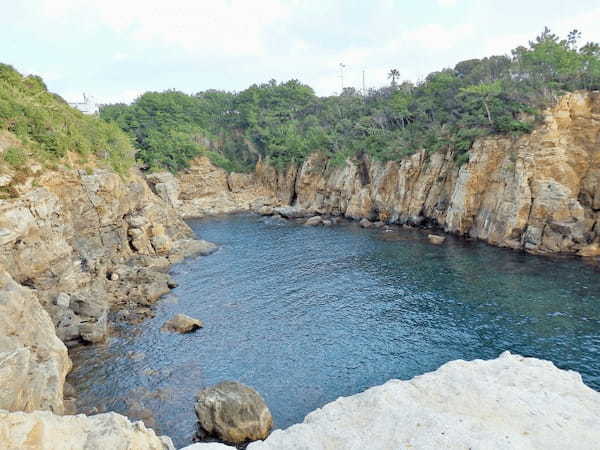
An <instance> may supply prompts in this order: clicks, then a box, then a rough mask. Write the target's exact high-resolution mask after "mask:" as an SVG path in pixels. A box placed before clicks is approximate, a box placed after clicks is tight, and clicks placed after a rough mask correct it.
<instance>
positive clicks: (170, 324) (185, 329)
mask: <svg viewBox="0 0 600 450" xmlns="http://www.w3.org/2000/svg"><path fill="white" fill-rule="evenodd" d="M203 326H204V324H203V323H202V322H201V321H200V320H198V319H194V318H193V317H190V316H186V315H185V314H176V315H175V316H173V317H172V318H171V319H169V320H167V321H166V322H165V323H164V324H163V326H162V327H161V328H160V330H161V331H169V332H171V333H191V332H192V331H196V330H197V329H199V328H202V327H203Z"/></svg>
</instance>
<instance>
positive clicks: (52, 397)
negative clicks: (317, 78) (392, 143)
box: [0, 93, 600, 449]
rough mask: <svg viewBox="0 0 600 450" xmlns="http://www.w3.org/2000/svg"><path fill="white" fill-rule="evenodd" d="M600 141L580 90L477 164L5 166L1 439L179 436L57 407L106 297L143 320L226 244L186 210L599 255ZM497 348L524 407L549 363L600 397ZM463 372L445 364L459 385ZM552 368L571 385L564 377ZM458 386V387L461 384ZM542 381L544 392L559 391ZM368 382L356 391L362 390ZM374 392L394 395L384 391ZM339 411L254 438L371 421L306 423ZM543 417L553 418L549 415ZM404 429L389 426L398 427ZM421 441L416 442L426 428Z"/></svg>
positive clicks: (96, 333) (100, 326) (109, 304)
mask: <svg viewBox="0 0 600 450" xmlns="http://www.w3.org/2000/svg"><path fill="white" fill-rule="evenodd" d="M599 144H600V93H587V94H584V93H573V94H569V95H567V96H565V97H563V98H562V99H561V100H560V102H559V103H558V104H557V106H556V107H554V108H552V109H551V110H548V111H547V112H546V116H545V122H544V124H543V125H542V126H540V127H539V128H538V129H536V130H535V131H534V132H533V133H532V134H530V135H527V136H522V137H519V138H510V137H503V138H487V139H482V140H479V141H477V142H476V143H475V145H474V148H473V150H472V151H471V158H470V160H469V162H467V163H466V164H465V165H463V166H461V167H458V166H457V165H456V164H455V163H454V155H453V154H452V152H451V151H447V152H440V153H435V154H432V155H428V154H426V153H425V152H418V153H416V154H414V155H413V156H411V157H410V158H408V159H406V160H404V161H402V162H399V163H398V162H388V163H382V162H377V161H371V160H369V159H368V158H363V159H361V160H359V161H347V162H346V163H345V164H343V165H342V166H334V165H332V164H331V162H330V161H329V160H328V159H327V158H326V157H324V156H323V155H319V154H315V155H311V156H310V157H309V158H308V159H307V160H306V161H305V162H304V163H303V164H302V165H300V166H290V167H289V168H288V169H286V170H283V171H282V170H276V169H274V168H273V167H271V166H269V165H268V164H266V163H264V162H259V163H258V165H257V167H256V171H255V173H253V174H235V173H232V174H228V173H226V172H225V171H224V170H222V169H219V168H216V167H214V166H213V165H212V164H210V162H209V160H208V159H207V158H206V157H201V158H198V159H197V160H195V161H194V162H193V163H192V165H191V166H190V168H189V169H187V170H184V171H183V172H182V173H181V174H179V175H177V176H175V175H172V174H170V173H155V174H150V175H147V176H146V177H144V176H143V175H142V174H140V173H139V172H138V171H136V170H132V171H131V173H130V174H129V176H128V177H126V178H122V177H120V176H119V175H117V174H115V173H113V172H111V171H108V170H105V169H98V168H96V169H93V170H89V169H88V170H77V169H66V168H65V169H56V170H49V171H46V172H42V170H41V167H40V168H36V167H34V168H33V169H32V170H30V171H29V172H28V173H27V174H26V175H25V176H24V177H23V179H20V180H19V182H18V183H17V182H15V180H12V179H11V177H12V175H10V174H9V175H6V176H4V177H3V180H0V182H2V183H5V182H7V183H8V182H10V183H11V186H12V187H13V188H14V190H15V192H16V193H17V194H18V195H17V196H16V197H15V198H11V199H6V200H2V201H0V383H1V385H2V391H1V392H0V410H2V411H1V412H0V442H7V443H9V444H8V446H9V448H23V446H25V445H30V446H31V447H32V448H57V447H56V443H57V442H60V441H56V440H53V439H59V438H60V437H61V436H63V435H66V434H69V433H70V434H69V435H72V436H73V441H72V447H74V448H79V447H82V448H83V445H84V444H83V443H86V442H87V444H85V445H87V447H86V448H99V449H100V448H119V446H121V447H122V448H156V449H162V448H171V447H172V444H170V443H169V440H168V439H166V438H165V439H162V440H161V439H159V438H158V437H156V436H155V434H154V433H153V432H152V431H151V430H147V429H146V428H145V427H144V426H143V425H141V424H139V423H136V424H131V423H129V422H128V421H127V420H126V419H125V418H123V417H122V416H119V415H117V414H111V413H109V414H101V415H97V416H93V417H85V416H63V417H60V415H62V414H73V413H74V412H75V410H74V402H73V399H72V396H73V393H72V392H66V393H65V377H66V375H67V373H68V372H69V370H70V369H71V362H70V360H69V357H68V351H67V347H68V346H74V345H78V344H80V343H98V342H102V341H103V340H105V339H106V337H107V336H108V333H109V323H108V320H109V319H108V317H109V312H110V311H119V314H118V317H119V318H120V319H122V320H135V321H137V320H143V319H144V317H145V316H146V315H148V314H151V308H150V306H151V305H152V304H153V303H154V302H155V301H156V300H157V299H158V298H160V297H161V296H162V295H164V294H166V293H167V292H168V291H169V290H170V289H171V287H173V286H174V283H173V281H172V280H171V278H170V276H169V275H168V268H169V267H170V265H171V264H174V263H177V262H179V261H182V260H183V259H184V258H186V257H189V256H193V255H208V254H210V253H211V252H213V251H214V250H215V249H216V246H215V245H213V244H210V243H208V242H205V241H201V240H197V239H196V238H195V236H194V235H193V233H192V231H191V229H190V228H189V227H188V226H187V225H186V224H185V222H184V221H183V218H189V217H200V216H204V215H208V214H217V213H231V212H237V211H255V212H258V213H261V214H266V215H269V214H280V215H282V216H285V217H288V218H290V219H297V218H301V217H302V218H303V219H302V220H306V218H309V221H310V220H312V222H313V223H312V225H325V226H327V225H328V222H329V221H330V222H331V223H332V224H333V222H335V220H337V219H336V218H337V217H345V218H349V219H353V220H363V224H364V226H365V227H367V226H369V227H370V226H378V227H379V226H382V227H383V226H385V224H395V225H407V226H419V227H425V228H427V227H437V228H439V229H441V230H443V231H446V232H449V233H453V234H457V235H460V236H467V237H471V238H476V239H481V240H483V241H485V242H488V243H490V244H492V245H497V246H503V247H509V248H514V249H518V250H524V251H527V252H532V253H545V254H553V253H566V254H573V255H580V256H586V257H596V256H599V255H600V227H598V225H597V223H598V220H599V219H600V206H598V205H600V151H599V149H600V147H599ZM4 178H8V181H6V180H5V179H4ZM315 216H318V217H319V218H318V219H315V218H314V217H315ZM310 217H313V218H312V219H310ZM310 224H311V223H309V225H310ZM375 224H376V225H375ZM432 236H433V235H432ZM439 242H441V241H439ZM501 359H502V360H503V364H504V365H502V364H500V363H498V364H496V365H494V364H492V363H491V362H490V364H489V365H488V366H486V367H492V368H495V369H494V370H496V369H498V370H500V372H498V374H496V376H494V375H493V373H492V372H490V371H487V369H485V370H484V372H483V374H484V381H486V382H487V383H488V384H487V385H486V386H491V385H493V384H494V383H503V379H502V378H501V374H502V373H504V372H502V371H503V370H512V369H511V368H516V367H517V366H518V367H523V368H524V369H523V373H521V371H520V369H519V370H516V369H515V371H514V372H515V373H516V375H515V378H514V382H515V383H516V384H515V385H519V383H520V382H522V383H524V384H523V386H525V387H526V389H528V393H527V394H526V396H524V397H518V399H517V400H518V401H520V402H521V403H522V405H521V407H523V408H526V407H527V404H528V402H529V401H530V399H531V401H532V402H536V401H538V397H536V396H535V395H534V393H533V391H534V390H535V389H534V386H539V384H536V383H537V381H536V380H538V378H539V377H542V378H540V379H544V380H546V378H545V377H546V376H547V377H548V385H547V386H549V387H550V388H551V389H555V388H556V389H563V390H564V392H565V395H568V396H575V397H577V398H578V399H579V398H580V399H581V401H582V402H583V403H582V404H585V405H588V403H587V402H588V400H587V398H588V397H589V398H593V399H595V401H596V404H598V401H597V400H598V399H597V396H598V395H600V394H598V393H596V392H594V391H592V390H589V389H588V391H585V393H584V392H583V390H582V388H581V386H579V384H580V383H581V380H580V379H579V380H576V379H575V378H576V377H574V376H571V375H570V376H568V377H566V376H563V375H561V372H560V371H557V369H553V368H549V367H547V366H544V367H543V368H541V369H540V370H539V371H537V369H536V370H535V371H533V372H529V371H528V370H529V369H528V367H529V366H530V365H532V366H535V367H541V366H540V364H542V363H539V362H531V361H536V360H530V359H526V360H520V359H518V358H517V357H504V358H501ZM494 361H498V360H494ZM523 361H525V362H523ZM528 361H529V362H528ZM466 364H471V363H466ZM542 365H543V364H542ZM472 366H473V367H479V366H480V363H477V364H472ZM444 367H446V366H444ZM457 367H462V366H461V365H460V364H458V365H457ZM542 369H543V370H542ZM440 370H441V369H440ZM478 370H479V369H478ZM482 370H483V369H482ZM462 372H464V373H465V374H467V373H469V369H468V368H465V369H464V371H462ZM436 373H437V372H436ZM444 373H447V371H444ZM460 373H461V371H460V370H459V371H458V372H451V373H450V375H448V376H450V378H451V381H453V383H454V382H455V381H456V378H460V376H462V375H460V376H459V374H460ZM511 373H512V372H511ZM465 376H466V375H465ZM482 376H483V375H482ZM486 377H487V378H486ZM551 379H555V380H556V383H562V384H561V385H560V386H555V385H554V384H552V383H554V382H551V381H550V380H551ZM415 380H416V379H415ZM392 384H393V383H392ZM463 384H464V383H463ZM459 385H460V383H458V384H457V383H454V384H451V388H452V389H454V390H455V391H456V392H458V391H459ZM386 386H387V384H386ZM440 386H441V388H444V389H445V388H446V386H445V385H444V384H440ZM430 388H431V389H432V391H431V392H432V393H431V395H432V396H435V395H441V394H439V393H437V394H436V393H435V392H436V391H435V389H436V388H435V383H434V384H432V385H431V387H430ZM550 388H548V389H550ZM570 389H574V390H575V391H576V393H575V394H574V393H573V392H575V391H573V392H572V391H570ZM67 390H68V389H67ZM538 390H539V389H538ZM483 391H484V386H483V385H482V386H481V389H480V392H481V393H483ZM530 391H531V392H530ZM368 392H369V391H368ZM539 392H540V394H539V395H542V394H544V395H545V396H546V397H548V396H552V395H553V392H554V391H552V390H543V391H539ZM361 395H362V397H360V396H359V397H358V398H364V397H365V395H364V394H361ZM524 395H525V394H524ZM65 397H66V398H67V399H66V400H65ZM517 400H515V401H517ZM551 400H552V401H556V402H557V403H556V405H557V406H556V407H557V408H563V409H564V408H567V406H566V405H564V404H563V403H561V399H559V398H554V397H553V398H552V399H551ZM415 401H417V400H415ZM578 401H579V400H578ZM377 402H383V403H382V405H383V406H385V405H384V403H385V402H384V400H381V399H379V400H377ZM336 403H337V402H336ZM549 404H551V403H549ZM573 405H575V406H573V408H575V407H576V406H577V405H579V406H577V408H583V409H581V410H576V409H573V410H570V411H571V415H570V416H569V417H571V418H573V421H569V424H570V425H568V426H571V425H573V424H575V425H573V426H574V427H575V428H573V429H572V432H573V433H579V434H582V433H584V432H588V434H589V435H592V433H591V431H590V430H592V429H594V428H595V429H600V427H598V422H597V417H599V416H600V415H598V413H597V411H596V416H595V417H596V421H594V420H593V419H590V418H589V417H588V416H587V415H586V414H587V412H588V411H591V410H592V409H589V408H588V406H585V407H581V405H580V404H579V403H573ZM455 406H456V407H457V408H458V407H459V406H460V405H455ZM505 406H506V405H505ZM586 408H587V409H586ZM590 408H591V407H590ZM361 409H362V407H360V408H358V411H360V410H361ZM331 410H332V408H331V407H328V408H324V409H323V410H320V412H319V413H313V414H311V415H309V417H308V418H307V426H306V427H303V426H300V425H299V426H297V427H296V428H295V427H292V428H291V429H290V430H288V431H286V432H276V433H274V434H273V435H272V437H270V438H268V439H267V441H265V443H264V444H261V443H256V444H252V445H251V446H250V448H257V449H258V448H298V447H297V446H296V447H294V446H293V445H294V444H293V441H294V439H296V437H294V438H283V437H280V436H288V435H290V436H295V435H296V433H300V435H302V437H298V439H303V440H304V442H309V443H311V445H312V444H313V443H314V446H312V447H310V448H319V445H321V446H322V448H329V447H327V446H328V445H330V443H328V442H329V441H326V440H322V441H319V439H318V437H319V436H329V434H328V433H327V432H326V430H327V427H330V424H331V423H334V424H335V423H338V422H339V427H340V428H339V429H338V428H336V427H337V426H338V425H336V426H334V427H333V428H331V427H330V430H332V431H331V433H333V435H331V436H330V437H328V438H327V439H330V438H331V439H333V441H331V442H336V443H338V442H339V446H341V448H345V447H344V445H346V444H344V443H345V442H346V443H347V441H344V439H345V438H342V437H340V436H334V435H335V433H337V431H336V430H338V431H340V430H341V431H340V433H341V434H346V433H347V436H352V434H351V433H350V432H349V431H348V430H347V429H346V427H348V426H350V425H352V423H353V422H352V421H362V422H361V423H363V422H364V421H365V420H366V419H364V418H363V419H361V418H360V417H359V416H353V417H352V418H351V419H350V418H348V420H346V419H343V420H342V419H340V417H338V416H336V415H332V416H331V417H328V418H327V419H322V420H323V423H327V424H328V425H327V426H325V425H323V426H321V425H318V426H317V425H314V426H313V425H311V426H308V424H314V423H317V422H319V421H318V420H317V419H316V418H317V417H321V416H323V417H325V416H327V414H328V413H325V412H323V411H331ZM382 411H385V409H382ZM506 411H511V410H510V408H507V409H506ZM578 411H579V412H578ZM446 413H449V412H448V411H446ZM496 413H497V414H501V411H499V410H498V411H496ZM536 417H537V420H542V419H541V418H540V414H537V416H536ZM561 417H562V416H561ZM382 420H383V419H382ZM431 420H433V419H431ZM436 420H437V419H436ZM557 420H558V419H557ZM560 420H562V419H560ZM434 422H435V423H437V422H436V421H435V420H434ZM540 423H541V422H540ZM532 424H533V422H532ZM582 424H587V425H585V426H584V425H582ZM352 426H353V427H354V425H352ZM531 426H532V427H533V425H531ZM565 426H567V425H565ZM586 426H587V427H588V429H587V430H585V429H584V428H585V427H586ZM565 429H566V428H565ZM292 430H293V431H292ZM298 430H305V431H298ZM315 430H318V432H317V431H315ZM285 433H287V434H285ZM382 433H383V431H382ZM527 433H528V435H531V434H532V432H531V431H527ZM367 435H368V434H367ZM395 436H396V435H393V436H392V437H389V436H387V437H386V436H382V438H386V439H387V438H388V437H389V439H396V437H397V438H398V439H400V435H398V436H396V437H395ZM411 436H412V435H411ZM482 436H483V435H482ZM485 436H487V438H491V436H492V435H485ZM485 436H483V437H482V439H483V438H484V437H485ZM515 436H516V435H515ZM548 436H552V433H548ZM573 436H577V434H573ZM356 438H357V439H359V438H360V437H359V436H357V437H356ZM111 439H116V440H112V441H111ZM290 439H291V440H290ZM360 439H362V438H360ZM402 439H404V438H402ZM411 439H416V440H415V442H421V441H419V439H420V438H419V437H418V436H417V434H415V435H414V436H413V437H412V438H411ZM515 439H516V438H515ZM523 439H525V438H523ZM596 439H597V436H596ZM298 442H302V441H298ZM317 442H320V443H319V444H317ZM348 442H349V441H348ZM365 442H370V441H365ZM390 442H392V441H390ZM394 442H395V441H394ZM402 442H404V441H402ZM423 442H425V441H423ZM441 442H442V441H431V442H430V443H425V444H427V445H434V444H440V443H441ZM457 442H462V441H460V440H459V441H457ZM473 442H475V443H477V442H479V444H481V442H485V440H483V441H473ZM473 442H471V444H473ZM511 442H516V444H515V445H516V446H517V447H518V446H526V445H528V444H527V441H526V440H522V441H521V440H517V441H511ZM532 442H533V441H532ZM540 442H541V441H540ZM544 442H546V441H544ZM556 442H562V443H566V442H567V441H560V440H556ZM13 443H14V444H13ZM398 443H400V441H398ZM548 443H549V444H551V443H552V440H548ZM425 444H423V443H422V442H421V443H420V444H419V445H425ZM471 444H470V445H471ZM11 445H12V447H10V446H11ZM261 445H262V447H261ZM307 445H308V444H307ZM336 445H337V444H336ZM383 446H384V444H383V443H382V448H384V447H383ZM207 448H208V447H207ZM373 448H375V447H373ZM511 448H512V447H511ZM548 448H552V445H550V447H548Z"/></svg>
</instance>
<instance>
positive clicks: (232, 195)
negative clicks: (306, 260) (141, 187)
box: [156, 156, 279, 217]
mask: <svg viewBox="0 0 600 450" xmlns="http://www.w3.org/2000/svg"><path fill="white" fill-rule="evenodd" d="M156 186H158V185H156ZM171 191H172V192H176V191H178V192H179V196H178V198H177V200H175V199H173V200H171V202H175V201H176V202H177V203H178V208H177V209H178V212H179V214H180V215H181V216H182V217H202V216H205V215H211V214H225V213H232V212H237V211H250V210H252V209H254V203H255V202H256V200H257V199H262V200H263V202H262V205H260V206H263V205H271V204H278V203H279V202H278V200H277V199H275V198H274V194H273V192H274V191H271V190H270V189H269V188H267V187H265V185H263V184H262V183H259V182H258V179H257V176H256V175H255V174H240V173H231V174H228V173H227V172H226V171H225V170H223V169H221V168H218V167H215V166H214V165H212V164H211V162H210V161H209V159H208V158H207V157H205V156H202V157H199V158H197V159H195V160H194V161H192V162H191V163H190V167H189V168H188V169H185V170H183V171H182V172H181V173H179V174H178V175H177V188H172V189H171Z"/></svg>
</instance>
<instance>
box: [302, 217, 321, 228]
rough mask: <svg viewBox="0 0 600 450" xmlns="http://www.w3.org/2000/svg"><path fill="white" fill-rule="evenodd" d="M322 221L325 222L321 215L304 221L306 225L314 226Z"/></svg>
mask: <svg viewBox="0 0 600 450" xmlns="http://www.w3.org/2000/svg"><path fill="white" fill-rule="evenodd" d="M321 222H323V219H322V218H321V216H314V217H311V218H310V219H308V220H307V221H306V222H304V225H306V226H308V227H314V226H316V225H320V224H321Z"/></svg>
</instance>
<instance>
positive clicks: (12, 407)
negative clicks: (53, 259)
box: [0, 269, 71, 442]
mask: <svg viewBox="0 0 600 450" xmlns="http://www.w3.org/2000/svg"><path fill="white" fill-rule="evenodd" d="M70 369H71V361H70V360H69V357H68V355H67V348H66V347H65V345H64V344H63V343H62V342H61V341H60V339H58V337H57V336H56V333H55V332H54V325H53V324H52V320H51V319H50V316H49V315H48V313H47V312H46V310H45V309H44V308H42V306H41V305H40V302H39V301H38V298H37V296H36V294H35V291H33V290H31V289H28V288H26V287H23V286H21V285H20V284H18V283H16V282H15V281H14V280H13V279H12V277H11V276H10V275H9V274H8V273H7V272H5V271H4V270H3V269H2V270H1V271H0V387H1V389H0V409H4V410H8V411H33V410H36V409H47V410H50V411H54V412H56V413H58V414H62V413H63V411H64V405H63V384H64V381H65V377H66V375H67V373H68V372H69V370H70ZM0 436H1V433H0ZM0 442H2V439H1V437H0Z"/></svg>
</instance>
